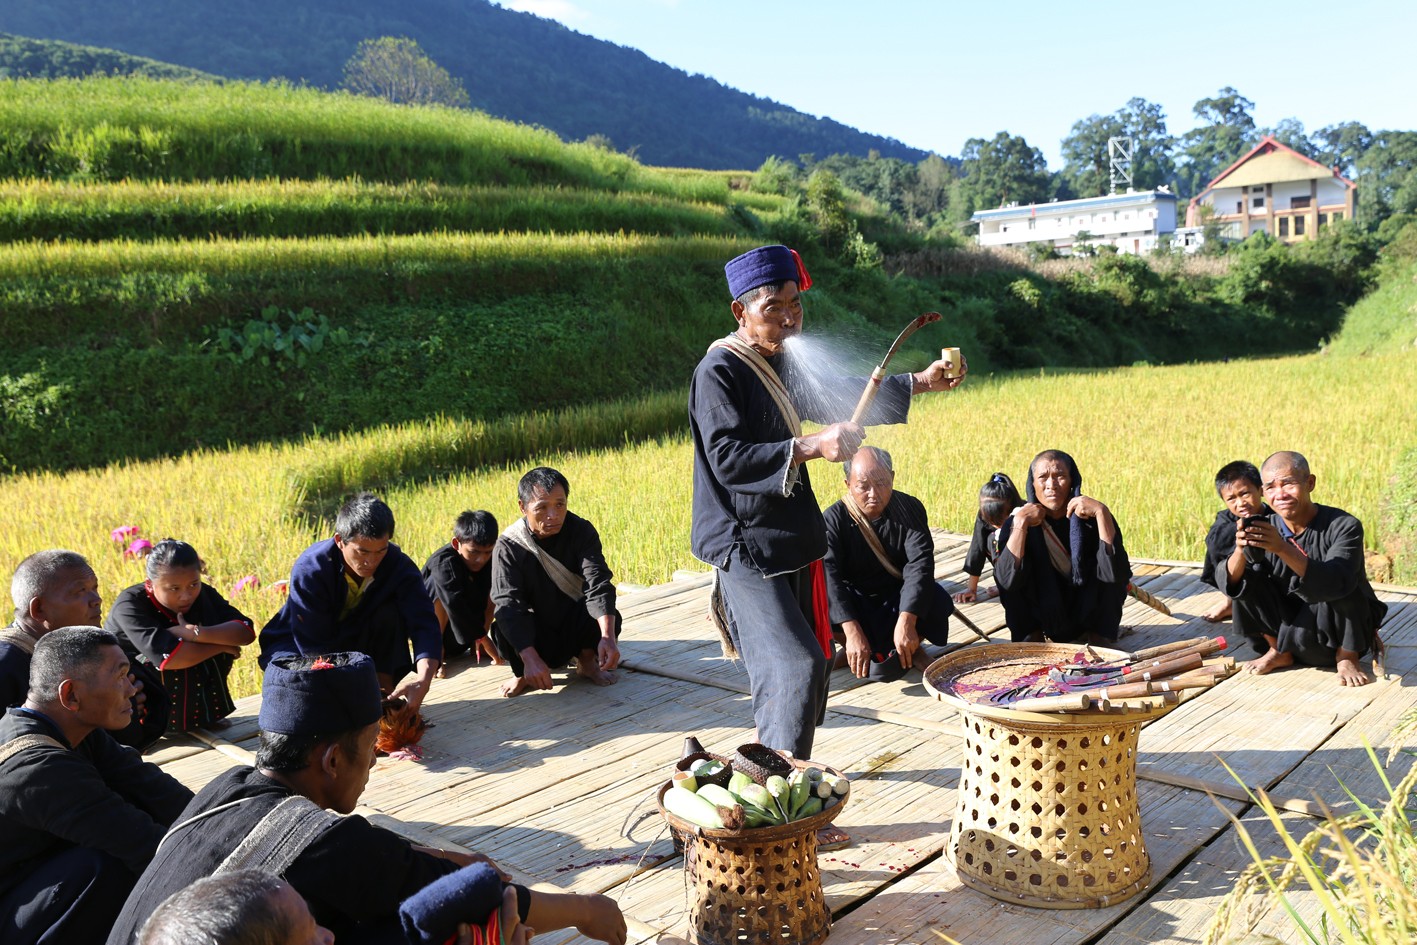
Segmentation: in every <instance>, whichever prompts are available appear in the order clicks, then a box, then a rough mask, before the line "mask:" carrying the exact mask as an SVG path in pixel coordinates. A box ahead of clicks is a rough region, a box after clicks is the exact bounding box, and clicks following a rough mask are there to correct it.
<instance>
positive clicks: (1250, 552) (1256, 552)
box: [1239, 515, 1269, 563]
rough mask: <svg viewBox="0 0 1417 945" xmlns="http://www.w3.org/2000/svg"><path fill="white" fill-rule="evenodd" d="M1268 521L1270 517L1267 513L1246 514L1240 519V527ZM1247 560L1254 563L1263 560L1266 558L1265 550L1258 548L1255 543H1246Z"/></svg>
mask: <svg viewBox="0 0 1417 945" xmlns="http://www.w3.org/2000/svg"><path fill="white" fill-rule="evenodd" d="M1267 521H1269V517H1268V516H1266V515H1246V516H1245V517H1244V518H1242V519H1240V524H1239V527H1240V528H1249V527H1250V526H1251V525H1254V524H1255V523H1256V522H1267ZM1245 560H1246V561H1250V562H1254V563H1259V562H1260V561H1263V560H1264V552H1263V551H1262V550H1261V549H1259V548H1256V547H1255V546H1254V545H1246V546H1245Z"/></svg>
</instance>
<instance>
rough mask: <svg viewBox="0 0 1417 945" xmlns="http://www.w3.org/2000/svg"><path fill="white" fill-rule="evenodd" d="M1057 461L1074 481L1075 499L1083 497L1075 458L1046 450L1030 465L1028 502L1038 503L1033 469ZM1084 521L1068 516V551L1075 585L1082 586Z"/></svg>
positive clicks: (1073, 493)
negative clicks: (1046, 459) (1038, 464)
mask: <svg viewBox="0 0 1417 945" xmlns="http://www.w3.org/2000/svg"><path fill="white" fill-rule="evenodd" d="M1044 458H1048V459H1056V460H1059V461H1060V462H1062V463H1063V464H1064V465H1066V466H1067V467H1068V478H1069V479H1071V480H1072V483H1073V492H1072V495H1073V497H1074V498H1076V497H1077V496H1080V495H1082V473H1080V472H1078V464H1077V463H1075V462H1074V461H1073V458H1072V457H1071V456H1069V455H1068V454H1067V453H1064V452H1063V451H1062V450H1044V451H1043V452H1041V453H1039V454H1038V455H1037V456H1035V457H1033V462H1031V463H1029V464H1028V482H1026V483H1025V484H1024V489H1025V490H1026V491H1027V492H1028V501H1030V502H1037V501H1038V492H1037V490H1036V489H1034V488H1033V467H1034V466H1035V465H1036V464H1037V463H1038V461H1039V460H1040V459H1044ZM1082 529H1083V524H1082V519H1080V518H1078V517H1077V516H1076V515H1069V516H1068V551H1069V554H1070V556H1071V558H1072V561H1073V584H1074V585H1077V586H1081V585H1082V582H1083V579H1084V577H1083V575H1084V567H1085V563H1084V561H1083V552H1082V547H1083V540H1082Z"/></svg>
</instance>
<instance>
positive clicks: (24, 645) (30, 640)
mask: <svg viewBox="0 0 1417 945" xmlns="http://www.w3.org/2000/svg"><path fill="white" fill-rule="evenodd" d="M0 643H8V644H10V645H11V646H13V647H16V648H17V649H21V650H24V651H25V652H26V653H28V654H30V655H31V656H33V655H34V644H35V639H34V637H32V636H30V635H29V634H28V633H25V632H24V631H23V630H21V629H20V628H19V627H17V626H15V625H14V624H11V625H10V626H8V627H0Z"/></svg>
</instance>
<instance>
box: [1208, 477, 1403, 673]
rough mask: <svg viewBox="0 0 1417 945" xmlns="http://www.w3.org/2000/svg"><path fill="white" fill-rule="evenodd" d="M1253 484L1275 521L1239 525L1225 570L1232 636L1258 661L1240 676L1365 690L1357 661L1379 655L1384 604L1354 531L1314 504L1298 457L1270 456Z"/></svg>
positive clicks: (1345, 518)
mask: <svg viewBox="0 0 1417 945" xmlns="http://www.w3.org/2000/svg"><path fill="white" fill-rule="evenodd" d="M1260 476H1261V479H1262V480H1263V484H1264V495H1265V499H1266V501H1267V502H1268V504H1269V506H1270V508H1271V509H1273V510H1274V514H1273V515H1270V516H1267V517H1247V518H1245V519H1243V520H1242V521H1241V523H1240V525H1239V527H1238V528H1237V529H1236V531H1235V550H1234V551H1233V552H1232V553H1231V555H1230V557H1229V558H1228V559H1227V560H1226V566H1225V571H1226V587H1225V593H1226V595H1227V596H1229V597H1230V598H1232V599H1233V600H1234V602H1235V603H1234V618H1233V619H1234V623H1235V628H1236V629H1237V630H1239V631H1240V632H1241V633H1243V634H1244V635H1245V637H1246V639H1247V640H1249V642H1250V643H1251V645H1253V646H1254V647H1255V649H1256V650H1257V651H1258V652H1259V653H1260V654H1261V656H1260V658H1259V659H1257V660H1253V661H1251V662H1249V663H1247V664H1246V665H1245V668H1246V670H1247V671H1249V672H1251V673H1255V674H1257V675H1263V674H1265V673H1268V672H1271V671H1273V670H1276V669H1282V668H1284V667H1286V666H1293V665H1295V664H1299V665H1303V666H1332V667H1334V668H1335V669H1336V670H1337V672H1338V681H1339V684H1340V685H1343V686H1362V685H1364V684H1366V683H1368V682H1371V681H1372V680H1371V677H1370V676H1369V675H1368V674H1367V673H1366V672H1364V671H1363V669H1362V668H1361V667H1360V666H1359V665H1358V660H1359V659H1360V658H1361V657H1362V656H1363V655H1364V654H1365V653H1368V652H1369V651H1373V652H1374V653H1375V654H1376V653H1377V652H1379V651H1380V649H1381V642H1380V640H1379V638H1378V627H1379V626H1381V625H1382V621H1383V618H1384V617H1385V616H1386V615H1387V605H1386V604H1384V603H1383V602H1382V601H1380V600H1378V597H1377V595H1376V594H1374V593H1373V587H1372V585H1371V584H1369V583H1368V576H1367V574H1366V572H1365V571H1364V567H1363V523H1362V522H1360V521H1358V519H1356V518H1354V517H1353V516H1352V515H1349V514H1348V513H1347V512H1344V511H1343V510H1342V509H1336V508H1332V507H1331V506H1326V505H1319V504H1317V503H1315V502H1314V501H1313V499H1312V493H1313V491H1314V483H1315V479H1314V475H1313V474H1312V473H1311V472H1310V471H1309V461H1308V460H1307V459H1305V458H1304V457H1303V456H1302V455H1301V454H1299V453H1296V452H1293V451H1291V450H1282V451H1280V452H1278V453H1275V454H1273V455H1272V456H1270V457H1269V459H1267V460H1265V461H1264V465H1263V466H1261V467H1260ZM1250 559H1253V560H1250Z"/></svg>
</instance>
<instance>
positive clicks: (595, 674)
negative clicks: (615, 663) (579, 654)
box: [576, 660, 619, 686]
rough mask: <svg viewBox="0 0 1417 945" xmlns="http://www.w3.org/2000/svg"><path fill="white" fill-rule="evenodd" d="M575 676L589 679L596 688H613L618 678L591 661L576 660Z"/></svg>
mask: <svg viewBox="0 0 1417 945" xmlns="http://www.w3.org/2000/svg"><path fill="white" fill-rule="evenodd" d="M576 675H577V676H581V677H584V678H585V679H589V680H590V681H591V682H593V683H595V684H596V685H597V686H613V685H615V680H616V679H618V678H619V677H617V676H616V675H615V673H614V672H613V671H611V670H608V669H601V668H600V666H599V665H597V664H596V663H595V662H593V661H591V660H576Z"/></svg>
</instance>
